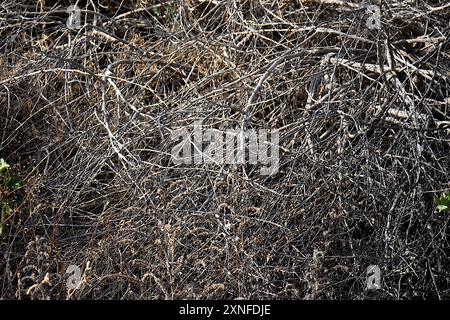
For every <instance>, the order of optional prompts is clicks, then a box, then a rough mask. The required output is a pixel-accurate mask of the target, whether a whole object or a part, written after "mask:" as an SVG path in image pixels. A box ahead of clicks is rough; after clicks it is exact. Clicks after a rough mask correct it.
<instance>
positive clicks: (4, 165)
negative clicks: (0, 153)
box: [0, 158, 9, 173]
mask: <svg viewBox="0 0 450 320" xmlns="http://www.w3.org/2000/svg"><path fill="white" fill-rule="evenodd" d="M8 169H9V164H7V163H6V162H5V160H3V159H2V158H0V173H2V172H3V171H6V170H8Z"/></svg>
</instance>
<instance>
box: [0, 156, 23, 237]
mask: <svg viewBox="0 0 450 320" xmlns="http://www.w3.org/2000/svg"><path fill="white" fill-rule="evenodd" d="M23 188H24V183H23V181H22V179H21V178H20V177H19V175H18V174H16V173H15V172H14V171H13V170H12V168H11V166H10V165H9V164H7V163H6V162H5V160H3V159H1V158H0V209H1V220H0V237H2V236H3V234H4V232H5V227H6V222H7V220H8V219H9V217H10V216H11V213H12V212H13V210H14V209H15V208H17V207H19V206H20V205H21V204H22V203H23V201H24V193H23Z"/></svg>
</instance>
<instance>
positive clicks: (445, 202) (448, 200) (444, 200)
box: [436, 193, 450, 212]
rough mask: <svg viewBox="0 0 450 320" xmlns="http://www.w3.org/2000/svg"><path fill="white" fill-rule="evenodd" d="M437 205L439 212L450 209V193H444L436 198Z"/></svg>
mask: <svg viewBox="0 0 450 320" xmlns="http://www.w3.org/2000/svg"><path fill="white" fill-rule="evenodd" d="M436 205H437V209H438V210H439V212H442V211H450V193H448V194H447V195H445V194H442V195H441V196H440V197H438V198H436Z"/></svg>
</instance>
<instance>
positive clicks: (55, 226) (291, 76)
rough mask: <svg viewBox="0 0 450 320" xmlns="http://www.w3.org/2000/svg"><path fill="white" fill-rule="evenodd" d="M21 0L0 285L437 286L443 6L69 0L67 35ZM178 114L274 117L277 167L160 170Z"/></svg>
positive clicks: (5, 11) (207, 288) (0, 70)
mask: <svg viewBox="0 0 450 320" xmlns="http://www.w3.org/2000/svg"><path fill="white" fill-rule="evenodd" d="M104 2H105V1H102V3H104ZM30 3H31V2H29V1H25V0H23V1H19V0H18V1H11V0H6V1H1V6H0V7H1V8H2V9H0V10H1V11H0V39H1V40H0V52H1V55H0V105H1V113H0V137H1V138H0V157H3V158H5V160H7V161H8V162H9V163H12V164H16V168H17V169H19V170H21V172H22V175H23V177H24V178H25V179H26V180H27V182H28V186H27V194H28V202H29V203H28V206H27V208H21V210H17V211H16V212H15V213H14V216H13V219H12V221H11V222H10V223H9V226H8V234H7V236H6V237H5V239H4V243H3V244H2V245H1V247H0V256H1V258H0V297H1V298H5V299H12V298H26V299H28V298H32V299H43V298H48V297H50V298H57V299H81V298H96V299H99V298H101V299H102V298H117V299H125V298H127V299H180V298H192V299H200V298H202V299H203V298H210V299H217V298H225V299H229V298H239V297H242V298H271V299H301V298H308V299H320V298H325V299H342V298H351V299H367V298H385V299H410V298H442V299H449V298H450V290H449V288H450V272H449V270H450V264H449V254H450V252H449V218H450V216H449V215H448V214H442V213H441V214H438V213H437V211H436V209H435V205H434V203H433V199H434V197H435V196H436V194H437V193H439V192H442V191H444V190H448V189H449V179H448V177H449V164H450V158H449V154H450V150H449V141H450V139H449V138H450V137H449V127H448V121H449V120H450V119H449V109H450V95H449V88H450V85H449V77H450V59H449V58H450V54H449V48H450V47H449V25H448V16H449V6H448V5H447V6H444V4H445V2H444V1H440V2H439V1H431V0H418V1H396V0H395V1H383V5H382V29H381V30H369V29H368V28H367V27H366V19H367V13H366V9H365V7H364V6H363V5H362V4H360V1H357V0H352V1H340V0H333V1H318V0H315V1H299V0H296V1H268V0H259V1H257V0H246V1H231V0H230V1H214V0H185V1H164V2H161V3H159V1H153V0H147V1H145V0H141V1H109V2H108V5H107V6H106V7H102V6H101V5H100V3H99V1H96V0H93V1H87V3H88V5H87V6H86V1H80V4H79V5H80V7H82V8H84V9H86V10H87V11H86V10H85V11H84V12H83V14H82V17H83V19H85V22H86V25H85V27H83V28H82V29H81V30H79V31H72V30H68V29H67V28H66V26H65V21H66V19H67V14H65V8H66V6H67V5H69V2H68V1H50V0H46V1H41V2H40V4H35V3H31V4H30ZM17 13H20V14H17ZM258 84H260V86H258ZM194 120H202V121H203V124H204V125H205V126H206V127H209V128H216V129H224V128H230V127H234V126H245V127H246V128H270V129H277V128H278V129H280V133H281V138H280V147H281V153H280V170H279V172H278V174H276V175H273V176H269V177H267V176H262V175H260V174H259V170H258V168H257V167H255V166H250V165H240V166H238V167H231V166H213V165H208V166H202V165H200V166H199V165H192V166H175V165H174V164H173V163H172V162H171V158H170V151H171V148H172V145H173V143H172V142H171V140H170V132H171V130H173V129H174V128H178V127H182V126H189V125H191V124H192V123H193V122H194ZM70 264H76V265H79V266H80V267H81V269H82V271H83V275H82V280H83V281H82V284H81V287H80V289H79V290H76V291H70V290H67V288H66V286H65V281H66V278H65V275H64V273H65V271H66V269H67V267H68V265H70ZM370 264H378V265H379V266H380V267H381V269H382V271H383V289H382V290H380V291H377V292H368V291H366V290H365V270H366V267H367V266H368V265H370Z"/></svg>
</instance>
